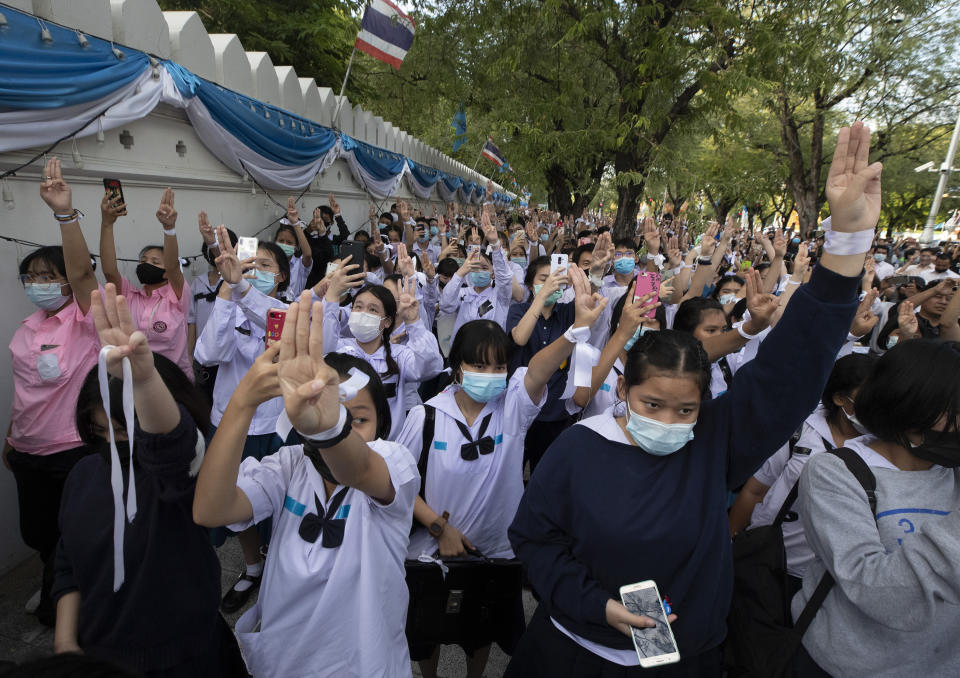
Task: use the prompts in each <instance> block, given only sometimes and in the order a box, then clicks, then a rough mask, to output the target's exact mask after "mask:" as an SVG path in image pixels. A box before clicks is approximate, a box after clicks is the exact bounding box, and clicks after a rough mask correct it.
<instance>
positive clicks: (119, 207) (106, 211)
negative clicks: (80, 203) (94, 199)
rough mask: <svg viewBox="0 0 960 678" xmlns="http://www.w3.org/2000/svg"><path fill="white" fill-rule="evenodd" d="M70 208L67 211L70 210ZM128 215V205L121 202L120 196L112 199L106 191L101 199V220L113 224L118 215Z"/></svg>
mask: <svg viewBox="0 0 960 678" xmlns="http://www.w3.org/2000/svg"><path fill="white" fill-rule="evenodd" d="M70 209H72V208H69V209H68V210H67V212H69V211H70ZM58 214H64V213H63V212H58ZM126 215H127V205H126V204H125V203H123V202H120V198H117V199H116V200H110V194H109V193H104V194H103V200H101V201H100V220H101V221H102V222H103V223H104V224H106V225H109V226H112V225H113V224H114V223H115V222H116V221H117V217H123V216H126Z"/></svg>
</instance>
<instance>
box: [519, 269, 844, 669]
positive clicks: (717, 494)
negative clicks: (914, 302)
mask: <svg viewBox="0 0 960 678" xmlns="http://www.w3.org/2000/svg"><path fill="white" fill-rule="evenodd" d="M858 284H859V280H858V279H857V278H847V277H844V276H839V275H837V274H835V273H833V272H831V271H829V270H827V269H824V268H817V269H816V270H815V271H814V272H813V275H812V277H811V279H810V282H809V283H808V284H806V285H804V286H803V287H801V288H800V289H799V290H797V291H796V293H795V294H794V295H793V298H792V299H791V301H790V303H789V305H788V306H787V308H786V310H785V312H784V314H783V317H782V318H781V319H780V322H779V323H778V324H777V326H776V327H775V328H774V330H773V331H772V332H771V333H770V335H769V336H768V337H767V339H766V340H765V341H764V342H763V344H762V345H761V346H760V350H759V352H758V353H757V357H756V358H755V359H754V360H753V361H751V362H750V363H748V364H747V365H746V366H744V367H743V368H742V369H741V370H739V371H738V372H737V374H736V378H735V379H734V381H733V385H732V386H731V387H730V389H729V390H728V391H727V392H726V393H725V394H724V395H722V396H720V397H719V398H717V399H715V400H711V401H705V402H704V403H703V404H702V406H701V409H700V414H699V417H698V419H697V425H696V428H695V429H694V434H695V437H694V439H693V440H692V441H691V442H689V443H688V444H687V445H686V446H685V447H684V448H683V449H681V450H679V451H678V452H676V453H674V454H672V455H668V456H665V457H664V456H655V455H651V454H646V453H644V452H643V451H642V450H640V449H638V448H637V447H634V446H633V445H627V444H623V443H618V442H614V441H611V440H608V439H607V438H605V437H603V436H601V435H599V434H598V433H596V432H594V431H593V430H591V429H588V428H587V427H585V426H579V425H577V426H573V427H571V428H569V429H567V430H566V431H564V433H562V434H561V435H560V437H559V438H558V439H557V440H556V441H555V442H554V443H553V445H552V446H551V447H550V448H549V449H548V450H547V454H546V455H545V456H544V458H543V460H542V461H541V462H540V464H539V465H538V466H537V470H536V472H535V473H534V474H533V477H532V478H531V479H530V483H529V485H528V486H527V490H526V493H525V494H524V496H523V499H522V501H521V502H520V507H519V509H518V510H517V515H516V518H515V519H514V521H513V524H512V525H511V526H510V530H509V537H510V543H511V544H512V545H513V548H514V551H515V552H516V553H517V556H518V557H519V558H520V559H521V560H522V561H523V562H524V563H525V564H526V565H527V568H528V570H529V577H530V580H531V582H532V583H533V585H534V587H535V588H536V590H537V592H538V593H539V594H540V597H541V600H542V604H544V605H546V606H547V609H548V611H549V613H550V615H551V616H553V617H554V618H555V619H556V620H557V621H559V622H560V623H561V624H562V625H563V626H564V627H565V628H567V629H568V630H570V631H572V632H573V633H576V634H577V635H579V636H582V637H584V638H587V639H589V640H592V641H595V642H598V643H602V644H603V645H606V646H608V647H613V648H619V649H631V648H632V647H633V646H632V644H631V641H630V638H628V637H627V636H626V635H624V634H622V633H620V632H619V631H617V630H616V629H614V628H613V627H611V626H609V625H608V624H607V623H606V614H605V609H606V603H607V600H608V599H610V598H613V599H614V600H620V594H619V590H620V587H621V586H623V585H625V584H633V583H636V582H639V581H643V580H646V579H652V580H654V581H655V582H656V583H657V586H658V588H659V590H660V594H661V595H662V596H666V597H669V599H670V601H671V605H672V607H673V611H674V612H675V613H676V614H677V617H678V618H677V621H676V622H675V623H674V624H673V631H674V635H675V636H676V639H677V644H678V645H679V648H680V654H681V656H695V655H697V654H700V653H701V652H703V651H705V650H708V649H710V648H712V647H715V646H717V645H719V644H720V642H721V641H722V640H723V638H724V636H725V635H726V624H725V618H726V615H727V611H728V608H729V606H730V596H731V591H732V585H733V563H732V558H731V551H730V532H729V528H728V526H727V511H726V507H727V487H728V486H729V487H736V486H737V485H739V484H741V483H743V482H744V481H745V480H746V479H747V478H748V477H750V475H751V474H752V473H753V472H754V471H755V470H756V469H757V468H759V467H760V465H761V464H762V463H763V462H764V460H765V459H766V458H767V457H769V456H770V455H771V454H772V453H773V452H774V451H775V450H776V449H777V448H778V447H780V446H781V445H782V444H783V443H784V442H786V441H787V440H788V439H789V437H790V435H791V434H792V433H793V432H794V431H795V430H796V428H797V427H798V426H799V425H800V424H801V422H802V421H803V420H804V418H805V417H806V416H807V415H808V414H809V413H810V412H811V411H813V409H814V408H815V407H816V405H817V402H818V401H819V399H820V395H821V393H822V391H823V386H824V384H825V383H826V380H827V377H828V376H829V373H830V370H831V368H832V367H833V364H834V361H835V359H836V356H837V353H838V351H839V350H840V348H841V346H842V345H843V342H844V340H845V339H846V336H847V332H848V331H849V329H850V323H851V322H852V320H853V315H854V313H855V311H856V307H857V289H858ZM607 416H609V415H607Z"/></svg>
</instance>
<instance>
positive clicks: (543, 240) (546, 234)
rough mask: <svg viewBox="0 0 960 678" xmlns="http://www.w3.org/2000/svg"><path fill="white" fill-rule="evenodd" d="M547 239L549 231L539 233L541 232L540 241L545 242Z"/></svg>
mask: <svg viewBox="0 0 960 678" xmlns="http://www.w3.org/2000/svg"><path fill="white" fill-rule="evenodd" d="M549 239H550V234H549V233H541V234H540V242H547V241H548V240H549Z"/></svg>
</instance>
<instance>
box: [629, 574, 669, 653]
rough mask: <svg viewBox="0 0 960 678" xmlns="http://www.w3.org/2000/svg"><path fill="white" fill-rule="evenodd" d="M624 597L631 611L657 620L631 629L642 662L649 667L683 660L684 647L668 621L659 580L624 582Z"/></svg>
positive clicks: (634, 644)
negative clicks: (649, 625) (682, 647)
mask: <svg viewBox="0 0 960 678" xmlns="http://www.w3.org/2000/svg"><path fill="white" fill-rule="evenodd" d="M620 600H621V601H622V602H623V606H624V607H625V608H627V611H628V612H630V614H636V615H645V616H647V617H650V619H652V620H653V621H654V622H656V624H657V625H656V626H654V627H653V628H645V629H637V628H631V629H630V630H631V631H633V633H632V635H633V646H634V647H635V648H636V649H637V657H638V658H639V659H640V666H642V667H643V668H645V669H648V668H650V667H651V666H662V665H663V664H675V663H676V662H678V661H680V649H679V648H678V647H677V640H676V638H674V637H673V629H671V628H670V623H669V622H668V621H667V613H666V612H665V611H664V609H663V600H661V598H660V592H659V591H658V590H657V584H656V582H654V581H653V580H650V579H648V580H647V581H642V582H639V583H637V584H628V585H627V586H621V587H620Z"/></svg>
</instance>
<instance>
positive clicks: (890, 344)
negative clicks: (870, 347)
mask: <svg viewBox="0 0 960 678" xmlns="http://www.w3.org/2000/svg"><path fill="white" fill-rule="evenodd" d="M898 341H900V337H897V336H893V337H887V350H890V349H891V348H893V347H894V346H896V345H897V342H898Z"/></svg>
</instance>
